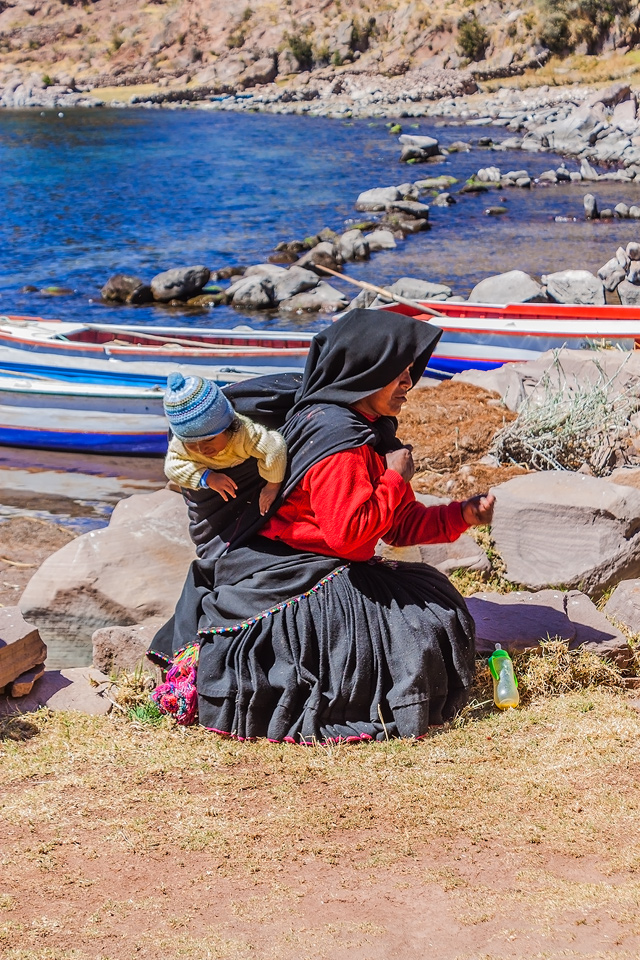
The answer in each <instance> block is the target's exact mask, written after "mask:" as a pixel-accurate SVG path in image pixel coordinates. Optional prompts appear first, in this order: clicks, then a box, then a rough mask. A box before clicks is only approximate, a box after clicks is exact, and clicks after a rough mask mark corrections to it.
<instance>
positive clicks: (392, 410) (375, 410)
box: [354, 366, 413, 417]
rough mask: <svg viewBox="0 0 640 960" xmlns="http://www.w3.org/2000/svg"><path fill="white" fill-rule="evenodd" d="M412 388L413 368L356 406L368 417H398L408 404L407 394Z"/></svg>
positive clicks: (407, 369) (359, 401) (404, 371)
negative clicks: (404, 405) (405, 404)
mask: <svg viewBox="0 0 640 960" xmlns="http://www.w3.org/2000/svg"><path fill="white" fill-rule="evenodd" d="M412 386H413V381H412V380H411V367H410V366H409V367H407V368H406V370H403V371H402V373H401V374H400V375H399V376H397V377H396V378H395V380H392V381H391V383H388V384H387V386H386V387H383V388H382V389H381V390H376V392H375V393H371V394H369V396H368V397H364V399H363V400H358V402H357V403H356V404H354V406H355V408H356V410H359V411H360V412H361V413H366V414H367V415H368V416H375V417H397V416H398V414H399V413H400V411H401V410H402V405H403V404H404V403H406V402H407V393H408V392H409V390H411V387H412Z"/></svg>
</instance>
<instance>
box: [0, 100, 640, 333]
mask: <svg viewBox="0 0 640 960" xmlns="http://www.w3.org/2000/svg"><path fill="white" fill-rule="evenodd" d="M402 123H403V127H404V130H405V132H415V133H420V134H430V135H435V136H437V137H438V138H439V139H440V141H441V143H443V144H444V145H445V146H446V144H447V143H451V142H452V141H454V140H457V139H466V140H472V141H477V139H478V138H479V137H480V136H483V135H486V134H487V133H490V134H491V135H492V136H493V137H494V138H495V139H499V138H501V137H502V138H504V137H505V136H506V135H507V134H506V133H505V132H504V131H503V130H501V129H499V128H477V127H476V128H472V127H440V128H438V127H436V126H435V125H434V123H433V122H429V123H426V122H419V123H417V125H414V123H413V122H409V121H402ZM399 152H400V151H399V145H398V143H397V139H396V137H394V136H390V135H389V134H388V132H387V129H386V127H385V124H384V121H382V120H380V121H376V122H368V121H364V120H363V121H347V122H345V121H339V120H330V119H324V118H314V117H295V116H286V117H280V116H267V115H259V114H231V113H216V112H208V111H198V110H189V111H180V110H172V111H160V110H142V109H141V110H126V111H125V110H95V111H91V110H87V111H70V112H66V113H65V115H64V116H63V117H59V116H58V114H57V113H55V112H53V111H50V112H46V113H44V114H40V113H39V112H37V111H15V112H11V111H0V204H1V212H2V216H0V311H2V312H4V313H25V314H34V315H41V316H46V317H59V318H63V319H75V320H93V321H96V322H98V321H99V322H101V323H103V322H105V321H107V322H109V321H113V322H144V323H149V324H154V323H156V324H157V323H163V324H166V323H172V322H175V323H181V324H184V323H192V324H203V323H205V324H206V323H211V324H213V325H215V326H235V325H237V324H238V323H243V322H246V317H245V316H242V315H240V314H238V313H237V311H235V310H233V309H232V308H229V307H220V308H217V309H216V310H211V311H203V312H196V313H194V312H190V313H188V314H186V315H185V314H184V313H183V312H182V311H176V310H167V309H166V308H162V307H153V306H143V307H138V308H132V307H123V306H106V305H104V304H101V303H100V302H99V289H100V287H101V286H102V284H103V283H104V282H105V281H106V279H107V278H108V277H109V275H110V274H112V273H114V272H116V271H126V272H133V273H136V274H138V275H140V276H142V277H143V278H146V279H150V278H151V276H153V274H154V273H157V272H159V271H161V270H165V269H168V268H170V267H173V266H181V265H188V264H195V263H203V264H206V265H207V266H209V267H210V268H211V269H218V268H220V267H223V266H228V265H233V264H237V263H242V264H251V263H258V262H261V261H264V260H266V258H267V257H268V255H269V254H270V253H271V252H272V251H273V248H274V247H275V245H276V244H277V243H278V242H279V241H281V240H288V239H294V238H303V237H305V236H307V235H309V234H311V233H315V232H317V231H318V230H320V229H321V228H322V227H324V226H329V227H332V228H334V229H336V230H340V229H343V228H344V226H345V224H348V223H349V221H350V219H352V218H356V219H361V215H358V214H357V213H356V211H355V210H354V206H353V205H354V201H355V199H356V197H357V195H358V193H360V191H362V190H364V189H367V188H369V187H374V186H382V185H388V184H397V183H401V182H403V181H406V180H412V179H419V178H421V177H425V176H432V175H433V176H435V175H438V174H444V173H446V174H451V175H453V176H455V177H457V178H459V179H460V180H463V179H465V178H466V177H468V176H469V175H470V174H472V173H473V172H475V171H476V170H477V169H478V168H479V167H481V166H487V165H490V164H494V163H495V164H497V165H498V166H499V167H500V168H501V169H502V170H503V171H506V170H510V169H519V168H520V169H521V168H526V169H527V170H528V171H529V172H530V173H531V174H532V175H536V174H538V173H540V172H541V171H542V170H544V169H548V168H549V167H550V166H556V165H557V163H558V158H556V157H553V156H552V155H548V154H547V155H545V154H541V155H536V154H528V153H524V152H521V151H509V152H493V151H490V150H487V149H478V148H476V149H474V150H472V151H471V152H470V153H463V154H452V155H451V156H450V157H449V158H448V159H447V160H446V161H445V162H442V163H437V164H423V165H411V166H408V165H406V164H401V163H400V162H399V159H398V157H399ZM569 166H570V168H572V169H574V168H576V164H575V163H573V162H569ZM454 189H455V188H454ZM590 191H593V187H590V186H589V185H588V184H577V185H576V184H572V185H557V186H552V187H549V188H547V189H542V188H539V189H535V190H531V191H527V190H517V189H511V190H507V191H502V192H500V191H491V193H490V194H489V195H480V196H474V195H471V196H469V195H468V196H463V197H461V198H460V200H459V202H458V203H457V205H455V206H453V207H450V208H432V214H431V222H432V226H433V229H432V230H431V231H430V232H428V233H424V234H418V235H417V236H412V237H409V238H407V239H406V240H405V241H403V242H401V243H400V244H399V247H398V249H396V250H394V251H387V252H383V253H379V254H376V255H375V257H374V258H373V259H372V261H371V262H370V263H364V264H357V265H352V266H349V268H348V272H349V273H350V275H351V276H355V277H357V278H360V279H370V280H373V281H374V282H382V283H386V282H390V281H393V280H395V279H396V278H397V277H400V276H407V275H408V276H416V277H422V278H425V279H429V280H434V281H438V282H443V283H448V284H449V285H450V286H452V287H453V289H454V293H456V294H461V295H466V294H467V293H468V292H469V290H470V289H471V287H472V286H473V284H474V283H476V282H477V281H478V280H480V279H482V278H483V277H485V276H487V275H489V274H492V273H499V272H502V271H505V270H510V269H515V268H519V269H522V270H526V271H527V272H530V273H533V274H538V275H539V274H542V273H548V272H552V271H553V270H557V269H564V268H569V267H574V268H575V267H586V268H588V269H590V270H593V271H595V270H597V269H598V268H599V267H600V266H601V265H602V263H604V262H605V260H607V259H609V257H610V256H612V255H613V253H614V252H615V249H616V247H617V246H618V245H619V244H620V243H625V242H627V241H628V240H630V239H637V238H638V233H639V228H638V227H637V226H636V222H634V221H614V222H609V223H606V222H595V223H588V222H586V221H584V219H583V206H582V198H583V195H584V194H585V193H587V192H590ZM595 192H596V193H597V195H598V196H599V199H600V202H601V206H604V205H609V204H611V205H615V203H617V202H620V201H624V202H626V203H629V204H631V203H636V202H638V201H639V197H640V187H638V186H637V185H633V184H619V183H610V184H609V183H607V184H597V185H596V187H595ZM502 197H504V198H505V205H506V206H507V208H508V213H507V214H505V215H503V216H501V217H488V216H486V215H485V213H484V210H485V208H486V206H487V205H488V204H489V203H494V204H495V203H498V202H499V201H500V198H502ZM557 216H560V217H566V218H574V217H575V218H576V222H556V221H555V217H557ZM26 284H31V285H33V286H36V287H38V288H45V287H50V286H60V287H67V288H70V289H72V290H73V293H71V294H69V295H63V296H55V297H54V296H51V295H43V294H39V293H35V294H34V293H21V288H22V287H23V286H25V285H26ZM338 285H340V283H339V282H338ZM342 288H343V289H344V290H345V291H351V292H353V288H352V287H349V286H347V285H346V284H342ZM250 322H251V323H252V324H254V325H256V326H260V327H266V326H291V325H297V326H304V327H307V328H312V329H313V328H315V327H317V326H319V325H322V323H324V322H325V321H324V320H318V319H317V318H308V319H306V320H300V319H295V320H293V321H292V320H291V319H290V318H288V319H287V318H285V319H281V318H279V317H278V316H277V315H274V314H265V313H261V314H256V315H253V316H252V317H250Z"/></svg>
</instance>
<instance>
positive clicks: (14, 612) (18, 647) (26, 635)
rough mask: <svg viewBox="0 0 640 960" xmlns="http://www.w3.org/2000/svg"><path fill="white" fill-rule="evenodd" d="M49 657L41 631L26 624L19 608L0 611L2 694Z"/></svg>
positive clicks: (0, 684) (3, 608) (7, 608)
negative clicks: (4, 689) (7, 687)
mask: <svg viewBox="0 0 640 960" xmlns="http://www.w3.org/2000/svg"><path fill="white" fill-rule="evenodd" d="M46 656H47V648H46V646H45V644H44V643H43V641H42V639H41V638H40V633H39V631H38V628H37V627H36V626H34V625H33V624H32V623H27V622H26V620H25V619H24V618H23V616H22V613H21V612H20V608H19V607H2V608H0V690H1V689H2V688H3V687H5V686H6V685H7V684H9V683H13V681H14V680H15V679H16V678H17V677H19V676H20V674H22V673H24V672H25V671H26V670H31V669H32V668H33V667H35V666H37V665H38V664H39V663H43V662H44V660H45V658H46Z"/></svg>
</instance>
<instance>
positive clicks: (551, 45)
mask: <svg viewBox="0 0 640 960" xmlns="http://www.w3.org/2000/svg"><path fill="white" fill-rule="evenodd" d="M538 38H539V40H540V43H541V44H542V45H543V46H544V47H546V48H547V50H551V53H564V52H565V50H567V49H568V48H569V45H570V38H571V33H570V30H569V21H568V20H567V16H566V14H565V13H562V12H561V11H556V13H552V14H551V15H550V16H549V17H547V18H546V19H545V21H544V23H543V24H542V26H541V28H540V32H539V33H538Z"/></svg>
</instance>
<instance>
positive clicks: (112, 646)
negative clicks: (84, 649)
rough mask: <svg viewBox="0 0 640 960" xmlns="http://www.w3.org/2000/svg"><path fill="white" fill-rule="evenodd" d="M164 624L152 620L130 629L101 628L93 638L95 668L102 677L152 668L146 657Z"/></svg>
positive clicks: (137, 624) (157, 618) (155, 619)
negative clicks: (124, 671) (102, 674)
mask: <svg viewBox="0 0 640 960" xmlns="http://www.w3.org/2000/svg"><path fill="white" fill-rule="evenodd" d="M164 622H165V621H164V620H163V619H162V618H161V617H152V618H150V619H149V620H145V622H144V623H136V624H134V625H133V626H130V627H102V628H101V629H100V630H96V632H95V633H94V634H93V637H92V638H91V640H92V643H93V665H94V667H96V668H97V669H98V670H101V671H102V672H103V673H107V674H111V673H117V672H118V671H120V670H135V669H136V668H138V667H139V666H141V665H142V666H148V667H149V670H150V671H152V670H153V667H152V666H151V664H149V663H148V661H146V653H147V650H148V649H149V646H150V644H151V641H152V640H153V638H154V636H155V634H156V633H157V632H158V630H159V629H160V627H161V626H162V624H163V623H164Z"/></svg>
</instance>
